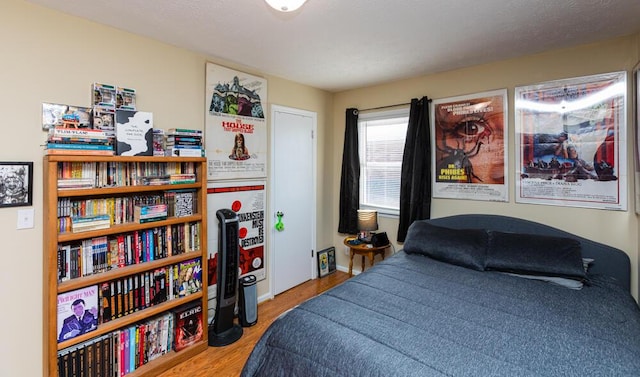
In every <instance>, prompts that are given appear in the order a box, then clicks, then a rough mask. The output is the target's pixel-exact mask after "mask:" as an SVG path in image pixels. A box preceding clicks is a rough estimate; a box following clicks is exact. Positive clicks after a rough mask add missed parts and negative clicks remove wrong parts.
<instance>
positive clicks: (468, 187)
mask: <svg viewBox="0 0 640 377" xmlns="http://www.w3.org/2000/svg"><path fill="white" fill-rule="evenodd" d="M507 119H508V117H507V90H506V89H499V90H493V91H488V92H483V93H476V94H471V95H464V96H457V97H451V98H442V99H435V100H433V102H432V108H431V123H432V124H433V127H432V129H433V132H432V135H431V144H432V150H433V151H434V158H433V162H432V169H433V185H432V186H433V197H434V198H450V199H471V200H485V201H500V202H506V201H508V200H509V190H508V189H507V179H506V173H507V156H508V153H507V140H508V138H507V131H508V127H507Z"/></svg>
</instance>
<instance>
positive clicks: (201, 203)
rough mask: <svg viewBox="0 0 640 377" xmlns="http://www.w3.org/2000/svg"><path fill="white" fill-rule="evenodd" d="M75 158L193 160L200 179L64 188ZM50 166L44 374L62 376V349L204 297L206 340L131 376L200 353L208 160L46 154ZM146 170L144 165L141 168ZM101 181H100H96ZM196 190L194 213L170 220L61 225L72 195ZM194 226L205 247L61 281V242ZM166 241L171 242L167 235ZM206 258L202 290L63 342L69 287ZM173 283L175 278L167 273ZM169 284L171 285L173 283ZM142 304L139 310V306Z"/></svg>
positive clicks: (115, 162) (133, 162)
mask: <svg viewBox="0 0 640 377" xmlns="http://www.w3.org/2000/svg"><path fill="white" fill-rule="evenodd" d="M69 163H85V164H87V163H88V164H96V165H95V166H99V164H98V163H108V164H110V166H111V171H113V170H114V169H115V170H116V171H117V170H118V167H122V168H123V170H124V169H125V166H129V167H131V166H142V167H144V166H150V165H153V166H155V167H161V168H162V167H163V166H164V165H166V167H169V166H176V165H180V164H182V165H185V164H186V165H189V166H190V167H192V168H193V169H194V171H195V174H196V182H195V183H184V184H161V185H141V184H138V183H137V181H136V179H130V180H129V182H128V183H127V184H126V185H122V184H121V185H119V186H118V185H115V184H111V185H109V187H93V188H78V189H58V178H59V177H60V176H61V170H62V169H63V166H68V165H69ZM43 168H44V175H43V177H44V178H43V180H44V191H43V195H44V216H43V219H44V224H43V229H44V238H43V240H44V242H43V243H44V247H43V249H44V250H43V251H44V279H43V282H44V287H43V292H44V295H43V303H44V307H45V309H44V342H43V345H44V353H43V357H44V363H43V365H44V375H45V376H58V353H59V351H62V350H68V349H72V348H73V347H80V346H82V345H83V344H84V342H87V341H91V340H93V339H98V338H100V337H104V336H105V335H107V334H112V333H113V332H114V331H118V330H120V329H125V328H127V327H130V326H132V325H136V324H138V323H140V322H142V321H145V320H148V319H149V318H153V317H155V316H158V315H161V314H165V313H168V312H171V311H172V310H174V309H176V308H178V307H180V306H181V305H183V304H187V303H196V302H199V303H200V304H201V306H202V326H203V339H202V340H201V341H199V342H197V343H195V344H193V345H191V346H189V347H187V348H185V349H183V350H180V351H178V352H176V351H174V350H173V348H171V349H170V350H168V352H166V354H164V355H162V356H160V357H158V358H156V359H154V360H151V361H149V362H147V363H144V364H143V365H139V366H138V367H137V368H136V369H135V370H134V371H132V372H130V373H129V374H127V376H142V375H144V376H153V375H158V374H160V373H162V372H164V371H165V370H167V369H169V368H171V367H172V366H174V365H176V364H178V363H180V362H183V361H185V360H187V359H189V358H191V357H193V356H194V355H196V354H198V353H200V352H202V351H204V350H206V349H207V346H208V339H207V334H208V331H207V256H208V254H207V216H206V213H207V204H206V203H207V182H206V159H205V158H200V157H121V156H117V157H116V156H114V157H111V156H89V155H88V156H62V155H55V156H45V157H44V161H43ZM141 171H142V169H141ZM96 181H97V180H96ZM183 189H191V190H195V194H194V198H195V200H196V203H197V204H196V211H195V213H193V215H190V216H184V217H168V218H167V219H164V220H160V221H154V222H147V223H133V222H127V223H122V224H118V225H114V224H113V218H112V225H111V226H110V227H109V228H106V229H99V230H91V231H85V232H76V233H73V232H64V233H61V232H60V230H59V227H60V226H59V221H58V214H59V209H58V205H59V199H60V198H70V199H71V200H80V201H82V200H85V199H94V198H118V197H131V196H134V195H146V194H157V195H161V194H163V193H165V192H167V191H172V190H183ZM182 224H184V226H185V227H186V226H189V224H191V225H193V224H196V225H198V234H197V236H196V235H194V237H198V238H199V248H198V249H196V250H187V251H186V252H183V253H179V254H172V255H168V256H165V257H163V258H160V259H155V260H148V261H146V262H140V263H137V264H130V265H127V266H120V267H117V268H115V267H114V268H110V269H107V270H105V271H103V272H98V273H93V274H88V275H86V276H81V277H77V278H72V279H68V280H64V281H59V280H60V279H59V266H58V264H59V263H58V246H59V245H64V244H70V243H73V242H81V241H83V240H90V239H94V238H96V237H103V236H107V237H117V236H118V235H122V234H130V233H132V232H136V231H145V230H151V229H155V228H159V227H166V228H168V229H171V227H172V226H181V225H182ZM163 241H167V239H164V240H163ZM195 258H200V265H201V268H202V272H201V278H202V284H201V288H200V291H198V292H196V293H192V294H190V295H187V296H184V297H175V298H173V299H167V300H166V301H164V302H161V303H158V304H154V305H151V306H148V307H145V308H136V310H135V311H133V310H132V312H131V313H129V314H126V315H123V316H121V317H119V318H115V319H111V320H109V321H101V322H100V323H99V324H98V327H97V329H95V330H93V331H90V332H87V333H85V334H80V335H77V336H75V337H72V338H71V339H66V340H64V341H62V342H58V320H57V312H58V307H57V305H58V295H59V294H63V293H65V292H70V291H74V290H76V289H79V288H84V287H91V286H94V285H95V286H98V287H99V286H100V284H101V283H110V282H113V281H116V280H118V279H123V278H125V277H129V276H135V275H136V274H144V273H146V272H150V271H155V270H157V269H162V268H168V267H169V266H176V265H178V264H179V263H181V262H184V261H188V260H191V259H195ZM167 283H169V280H168V278H167ZM167 287H168V286H167ZM99 304H101V302H99ZM138 309H139V310H138Z"/></svg>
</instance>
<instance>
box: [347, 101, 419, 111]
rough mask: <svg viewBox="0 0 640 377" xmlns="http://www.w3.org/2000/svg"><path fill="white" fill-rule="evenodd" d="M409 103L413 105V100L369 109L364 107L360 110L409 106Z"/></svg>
mask: <svg viewBox="0 0 640 377" xmlns="http://www.w3.org/2000/svg"><path fill="white" fill-rule="evenodd" d="M407 105H411V102H408V103H396V104H395V105H387V106H380V107H372V108H369V109H362V110H360V109H358V111H369V110H382V109H388V108H390V107H398V106H407Z"/></svg>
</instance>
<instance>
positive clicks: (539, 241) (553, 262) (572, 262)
mask: <svg viewBox="0 0 640 377" xmlns="http://www.w3.org/2000/svg"><path fill="white" fill-rule="evenodd" d="M488 233H489V247H488V251H487V259H486V269H487V270H495V271H502V272H511V273H516V274H529V275H542V276H555V277H562V278H569V279H574V280H586V278H587V275H586V272H585V268H584V264H583V261H582V246H581V244H580V242H579V241H577V240H574V239H572V238H566V237H552V236H542V235H537V234H524V233H505V232H497V231H488Z"/></svg>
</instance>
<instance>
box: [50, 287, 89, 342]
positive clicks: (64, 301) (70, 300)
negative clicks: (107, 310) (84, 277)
mask: <svg viewBox="0 0 640 377" xmlns="http://www.w3.org/2000/svg"><path fill="white" fill-rule="evenodd" d="M57 319H58V327H57V329H58V330H57V334H58V343H59V342H63V341H65V340H69V339H72V338H75V337H76V336H78V335H82V334H86V333H88V332H91V331H94V330H95V329H97V328H98V286H97V285H92V286H88V287H84V288H80V289H76V290H74V291H70V292H65V293H60V294H58V303H57Z"/></svg>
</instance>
